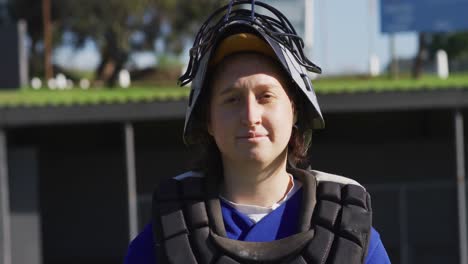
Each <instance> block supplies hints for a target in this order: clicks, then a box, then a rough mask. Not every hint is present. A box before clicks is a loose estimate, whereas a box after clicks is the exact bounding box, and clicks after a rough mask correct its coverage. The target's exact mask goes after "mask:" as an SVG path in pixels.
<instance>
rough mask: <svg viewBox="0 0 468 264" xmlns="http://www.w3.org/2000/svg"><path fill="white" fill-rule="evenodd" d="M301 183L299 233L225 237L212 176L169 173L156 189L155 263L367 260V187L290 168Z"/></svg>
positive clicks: (335, 262)
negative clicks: (264, 238)
mask: <svg viewBox="0 0 468 264" xmlns="http://www.w3.org/2000/svg"><path fill="white" fill-rule="evenodd" d="M290 172H291V173H292V174H293V175H294V177H296V178H297V179H299V180H300V181H301V182H302V184H303V187H302V188H303V194H302V195H303V198H302V204H301V214H300V216H299V219H294V220H292V221H299V223H298V227H299V229H298V233H297V234H294V235H292V236H289V237H286V238H283V239H280V240H275V241H271V242H245V241H238V240H232V239H229V238H227V236H226V230H225V227H224V223H223V216H222V213H221V205H220V201H219V198H218V195H219V193H218V187H217V184H215V183H214V181H212V180H210V177H188V178H185V179H180V180H177V179H171V180H169V181H167V182H165V183H164V184H162V185H160V188H159V189H158V190H157V191H156V192H155V193H154V196H153V219H154V220H153V221H154V222H153V227H154V230H153V231H154V238H155V242H156V245H155V250H156V256H157V258H158V259H157V261H158V262H157V263H158V264H162V263H174V264H175V263H181V264H182V263H184V264H198V263H199V264H205V263H206V264H209V263H213V264H218V263H219V264H221V263H223V264H224V263H225V264H231V263H232V264H236V263H252V264H254V263H285V264H286V263H290V264H293V263H294V264H300V263H304V264H305V263H314V264H325V263H327V264H328V263H333V264H338V263H339V264H357V263H364V260H365V256H366V253H367V246H368V243H369V237H370V229H371V219H372V212H371V206H370V197H369V194H368V193H367V192H366V190H365V189H364V188H363V187H361V186H358V185H354V184H342V183H337V182H332V181H327V180H326V179H324V180H321V181H318V180H317V177H316V175H315V174H314V172H310V171H304V170H299V169H291V170H290Z"/></svg>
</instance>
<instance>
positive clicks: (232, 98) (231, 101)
mask: <svg viewBox="0 0 468 264" xmlns="http://www.w3.org/2000/svg"><path fill="white" fill-rule="evenodd" d="M239 101H240V98H239V96H229V97H226V98H225V99H224V100H223V103H225V104H235V103H237V102H239Z"/></svg>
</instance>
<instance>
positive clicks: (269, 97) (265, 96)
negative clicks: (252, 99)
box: [258, 93, 275, 103]
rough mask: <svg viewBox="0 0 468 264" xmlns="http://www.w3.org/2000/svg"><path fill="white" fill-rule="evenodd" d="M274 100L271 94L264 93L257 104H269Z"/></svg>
mask: <svg viewBox="0 0 468 264" xmlns="http://www.w3.org/2000/svg"><path fill="white" fill-rule="evenodd" d="M274 98H275V96H274V94H272V93H264V94H262V95H261V96H260V98H259V99H258V100H259V102H261V103H268V102H271V101H272V100H273V99H274Z"/></svg>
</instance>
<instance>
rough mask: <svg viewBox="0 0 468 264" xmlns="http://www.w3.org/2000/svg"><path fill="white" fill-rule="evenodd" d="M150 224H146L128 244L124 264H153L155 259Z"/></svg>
mask: <svg viewBox="0 0 468 264" xmlns="http://www.w3.org/2000/svg"><path fill="white" fill-rule="evenodd" d="M152 229H153V227H152V224H147V225H146V226H145V228H144V229H143V231H142V232H141V233H140V234H139V235H138V236H137V237H136V238H135V239H133V241H132V242H131V243H130V245H129V247H128V251H127V256H126V257H125V262H124V263H125V264H154V263H156V257H155V255H154V250H153V244H154V242H153V241H154V240H153V233H152Z"/></svg>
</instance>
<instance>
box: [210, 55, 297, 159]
mask: <svg viewBox="0 0 468 264" xmlns="http://www.w3.org/2000/svg"><path fill="white" fill-rule="evenodd" d="M218 67H219V68H218V70H216V71H215V76H214V78H213V80H212V82H211V87H212V91H211V99H210V108H209V113H208V115H209V118H208V119H209V121H208V132H209V133H210V135H211V136H213V138H214V140H215V142H216V145H217V146H218V148H219V150H220V152H221V156H222V159H223V161H224V162H234V163H238V164H242V163H243V162H258V163H261V164H263V165H268V164H270V163H272V162H273V161H274V160H276V159H277V158H286V155H287V147H288V142H289V139H290V137H291V131H292V127H293V125H294V109H293V104H292V102H291V100H290V98H289V96H288V94H287V92H286V90H285V89H286V87H285V83H286V82H285V80H284V77H283V74H282V72H281V70H280V69H279V68H278V66H277V65H275V62H274V61H273V60H272V59H270V58H268V57H265V56H263V55H260V54H255V53H241V54H236V55H232V56H229V57H228V58H226V59H225V60H224V61H223V62H222V63H221V64H220V65H219V66H218Z"/></svg>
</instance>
